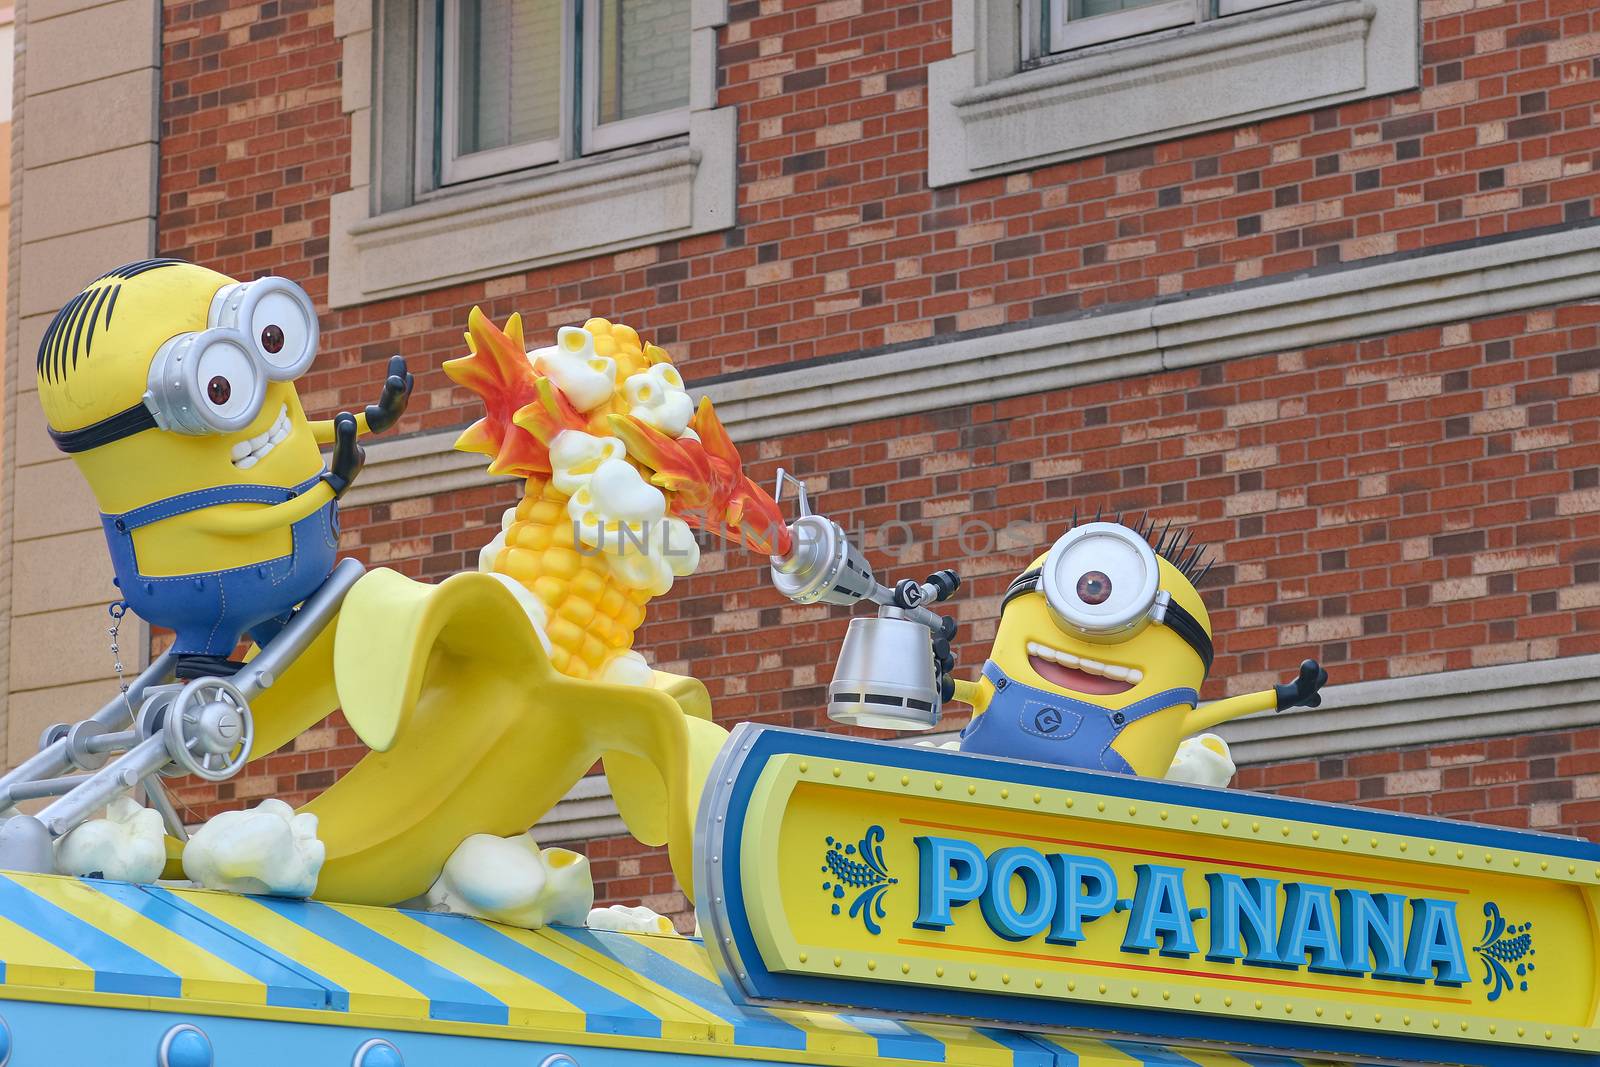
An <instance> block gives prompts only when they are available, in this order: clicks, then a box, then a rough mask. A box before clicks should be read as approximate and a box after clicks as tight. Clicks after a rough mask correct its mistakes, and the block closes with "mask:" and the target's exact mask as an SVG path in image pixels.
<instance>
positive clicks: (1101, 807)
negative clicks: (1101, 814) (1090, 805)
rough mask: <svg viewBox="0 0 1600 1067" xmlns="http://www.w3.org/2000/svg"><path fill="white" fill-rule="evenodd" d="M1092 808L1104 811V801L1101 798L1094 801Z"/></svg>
mask: <svg viewBox="0 0 1600 1067" xmlns="http://www.w3.org/2000/svg"><path fill="white" fill-rule="evenodd" d="M1094 810H1095V811H1105V810H1106V802H1105V801H1103V800H1097V801H1095V804H1094Z"/></svg>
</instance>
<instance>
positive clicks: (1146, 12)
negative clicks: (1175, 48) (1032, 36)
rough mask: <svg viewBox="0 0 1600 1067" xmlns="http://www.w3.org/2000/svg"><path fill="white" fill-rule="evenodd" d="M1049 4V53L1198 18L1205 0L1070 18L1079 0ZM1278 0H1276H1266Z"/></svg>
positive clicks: (1178, 0) (1049, 1) (1174, 26)
mask: <svg viewBox="0 0 1600 1067" xmlns="http://www.w3.org/2000/svg"><path fill="white" fill-rule="evenodd" d="M1045 2H1046V3H1047V5H1048V8H1049V27H1050V32H1049V37H1050V40H1049V45H1048V51H1049V52H1050V53H1057V52H1066V51H1070V50H1072V49H1074V48H1087V47H1089V46H1090V45H1096V44H1104V43H1105V42H1107V41H1118V40H1122V39H1123V38H1125V37H1140V36H1143V35H1144V34H1147V33H1159V32H1160V31H1161V30H1174V29H1177V28H1178V27H1179V26H1191V25H1193V24H1194V23H1196V22H1199V21H1201V18H1202V15H1203V12H1202V11H1201V5H1202V3H1204V0H1166V2H1165V3H1161V4H1150V5H1148V6H1145V7H1136V8H1134V9H1133V10H1131V11H1108V12H1106V13H1105V14H1103V15H1093V16H1090V17H1088V18H1073V17H1072V8H1073V7H1074V6H1076V5H1079V4H1081V3H1082V0H1045ZM1267 2H1278V0H1267Z"/></svg>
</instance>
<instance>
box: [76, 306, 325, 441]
mask: <svg viewBox="0 0 1600 1067" xmlns="http://www.w3.org/2000/svg"><path fill="white" fill-rule="evenodd" d="M206 321H207V324H208V327H209V328H208V329H205V330H201V331H200V332H198V333H180V334H178V335H177V336H176V337H173V338H171V339H169V340H168V341H167V342H166V343H165V344H163V345H162V346H161V347H160V348H158V349H157V350H156V354H155V357H154V358H153V359H152V360H151V361H150V374H149V378H148V379H147V381H146V384H147V385H148V389H147V390H146V391H145V394H144V396H143V397H141V398H140V400H139V403H137V404H135V405H134V406H132V407H130V408H127V409H126V410H124V411H119V412H117V414H115V415H112V416H109V417H108V418H104V419H101V420H100V421H99V422H96V423H91V424H90V425H88V426H85V427H83V428H82V429H78V430H66V431H60V430H55V429H51V430H50V437H51V439H52V440H54V441H55V443H56V447H57V448H59V449H60V450H61V451H63V452H68V453H72V452H87V451H89V450H90V449H92V448H100V447H102V446H104V445H108V444H111V443H112V442H113V441H120V440H121V439H122V438H124V437H132V436H133V435H134V434H136V433H142V432H144V431H145V430H153V429H162V430H167V431H170V432H172V433H181V434H187V435H190V436H201V435H204V434H225V433H234V432H236V431H238V430H242V429H244V428H245V427H246V426H248V425H250V423H251V422H253V421H254V420H255V418H256V416H257V415H259V414H261V405H262V404H263V403H264V402H265V400H266V394H267V382H269V381H273V382H287V381H292V380H294V379H295V378H298V377H300V375H302V374H304V373H305V372H306V369H307V368H308V367H310V366H311V362H312V360H313V359H314V358H315V357H316V354H317V338H318V330H317V314H316V309H315V308H314V307H313V306H312V303H311V298H310V297H309V296H307V295H306V292H305V290H304V289H301V288H300V287H299V286H298V285H296V284H294V282H291V281H289V280H288V279H286V278H276V277H266V278H258V279H257V280H255V281H253V282H235V283H234V284H232V285H225V286H223V287H222V288H221V289H218V290H217V293H216V295H215V296H214V297H212V298H211V307H210V310H209V311H208V312H207V314H206Z"/></svg>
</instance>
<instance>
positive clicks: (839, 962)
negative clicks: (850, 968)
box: [833, 956, 844, 967]
mask: <svg viewBox="0 0 1600 1067" xmlns="http://www.w3.org/2000/svg"><path fill="white" fill-rule="evenodd" d="M833 965H834V966H835V967H843V966H844V957H843V956H835V957H833Z"/></svg>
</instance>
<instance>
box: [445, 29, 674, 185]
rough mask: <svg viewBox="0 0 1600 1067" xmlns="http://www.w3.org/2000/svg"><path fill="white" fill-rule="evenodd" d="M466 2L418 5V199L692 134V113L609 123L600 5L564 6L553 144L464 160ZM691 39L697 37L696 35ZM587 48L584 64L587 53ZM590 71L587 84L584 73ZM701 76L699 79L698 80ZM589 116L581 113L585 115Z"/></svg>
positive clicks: (502, 150)
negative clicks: (461, 108)
mask: <svg viewBox="0 0 1600 1067" xmlns="http://www.w3.org/2000/svg"><path fill="white" fill-rule="evenodd" d="M461 2H462V0H423V2H421V3H418V5H417V40H418V42H419V45H420V46H419V47H418V49H417V140H416V144H417V153H416V156H417V158H416V198H417V199H418V200H426V199H429V198H431V197H434V196H439V195H448V194H449V193H450V192H451V191H452V189H454V188H456V187H459V186H462V185H466V184H469V183H471V182H475V181H480V180H483V179H488V178H497V177H503V176H505V175H511V174H517V173H520V172H524V171H533V170H537V169H538V168H541V167H549V166H552V165H555V164H562V163H574V162H577V161H578V160H580V159H585V158H589V157H592V156H596V155H599V154H601V153H605V152H612V151H616V150H618V149H624V148H632V147H635V146H637V145H642V144H648V143H650V142H653V141H664V140H668V139H670V138H674V137H682V136H683V135H685V134H687V133H688V132H689V112H690V108H689V107H687V106H685V107H682V108H676V109H674V110H672V111H663V112H659V113H656V114H651V115H640V116H638V117H637V118H632V119H624V120H621V121H618V122H607V123H601V122H600V121H599V116H600V97H599V88H600V74H599V67H600V63H599V60H600V34H599V33H598V31H597V29H596V30H593V31H591V30H589V29H581V28H580V26H581V27H596V28H597V27H598V26H599V25H600V0H563V3H562V18H561V35H562V41H563V47H562V49H561V102H560V114H561V116H562V122H561V130H560V132H559V134H558V135H557V136H556V137H554V138H550V139H548V140H544V141H535V142H529V143H526V144H516V145H507V146H505V147H504V148H491V149H488V150H486V151H482V152H473V153H470V154H467V155H459V154H457V153H456V151H455V146H456V145H457V144H459V141H458V133H459V129H458V125H457V124H458V117H457V116H458V107H457V106H456V97H455V94H456V93H457V92H458V91H459V89H458V86H459V85H460V79H459V75H460V40H459V33H460V21H461V20H460V12H461ZM580 13H581V20H582V21H581V24H580ZM689 32H691V33H692V32H693V31H692V30H691V31H689ZM580 48H581V49H582V57H581V62H580V57H579V49H580ZM580 69H581V71H582V77H581V81H582V84H581V85H579V84H578V83H579V81H580V78H579V71H580ZM692 76H693V75H692V74H691V77H692ZM580 112H581V113H580Z"/></svg>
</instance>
